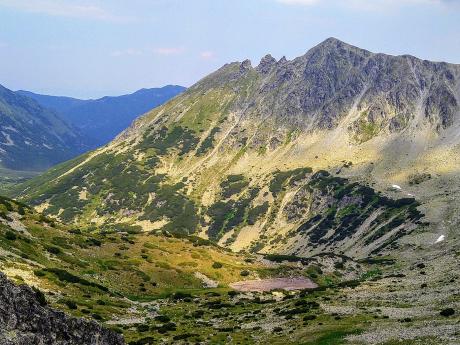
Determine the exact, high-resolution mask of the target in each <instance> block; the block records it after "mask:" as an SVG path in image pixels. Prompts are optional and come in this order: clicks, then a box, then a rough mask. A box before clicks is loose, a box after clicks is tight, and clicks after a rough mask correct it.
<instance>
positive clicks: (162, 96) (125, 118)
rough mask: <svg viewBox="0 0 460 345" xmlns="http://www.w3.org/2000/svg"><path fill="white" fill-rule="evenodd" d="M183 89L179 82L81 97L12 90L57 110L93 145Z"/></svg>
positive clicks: (112, 135)
mask: <svg viewBox="0 0 460 345" xmlns="http://www.w3.org/2000/svg"><path fill="white" fill-rule="evenodd" d="M184 90H185V88H184V87H182V86H177V85H167V86H164V87H162V88H153V89H141V90H138V91H136V92H134V93H132V94H129V95H122V96H117V97H108V96H107V97H103V98H100V99H95V100H81V99H76V98H71V97H59V96H48V95H40V94H36V93H33V92H29V91H23V90H19V91H17V92H16V93H17V94H20V95H25V96H28V97H31V98H33V99H35V100H36V101H37V102H38V103H40V104H41V105H42V106H44V107H47V108H50V109H53V110H55V111H57V112H58V113H59V114H60V115H61V116H62V117H63V118H64V119H66V120H67V121H68V122H69V123H71V124H73V125H74V126H76V127H77V128H79V129H80V130H81V131H82V133H84V134H85V135H87V136H89V137H91V138H93V139H94V143H95V146H101V145H104V144H106V143H107V142H109V141H110V140H112V139H113V138H114V137H115V136H116V135H117V134H118V133H120V132H121V131H122V130H124V129H125V128H126V127H128V126H129V125H130V123H131V122H132V121H133V120H134V119H135V118H136V117H138V116H139V115H142V114H144V113H146V112H147V111H149V110H151V109H153V108H155V107H157V106H159V105H161V104H163V103H165V102H167V101H168V100H169V99H171V98H173V97H174V96H176V95H178V94H179V93H181V92H183V91H184Z"/></svg>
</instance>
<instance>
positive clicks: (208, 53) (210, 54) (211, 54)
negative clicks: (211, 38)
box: [200, 51, 214, 60]
mask: <svg viewBox="0 0 460 345" xmlns="http://www.w3.org/2000/svg"><path fill="white" fill-rule="evenodd" d="M200 57H201V58H202V59H204V60H209V59H212V58H213V57H214V52H212V51H204V52H201V53H200Z"/></svg>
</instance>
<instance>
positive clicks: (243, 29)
mask: <svg viewBox="0 0 460 345" xmlns="http://www.w3.org/2000/svg"><path fill="white" fill-rule="evenodd" d="M328 37H336V38H338V39H340V40H342V41H345V42H347V43H350V44H353V45H356V46H358V47H361V48H364V49H368V50H370V51H373V52H383V53H388V54H394V55H400V54H411V55H415V56H417V57H420V58H423V59H428V60H435V61H447V62H451V63H460V0H110V1H109V0H0V84H2V85H4V86H5V87H8V88H10V89H13V90H18V89H23V90H30V91H34V92H38V93H44V94H52V95H65V96H73V97H79V98H97V97H101V96H104V95H120V94H125V93H130V92H133V91H135V90H137V89H140V88H150V87H160V86H163V85H167V84H178V85H183V86H190V85H193V84H194V83H195V82H196V81H198V80H199V79H201V78H203V77H204V76H206V75H207V74H209V73H210V72H212V71H214V70H216V69H217V68H219V67H220V66H222V65H223V64H225V63H228V62H232V61H242V60H244V59H246V58H249V59H250V60H251V61H252V63H253V65H257V64H258V62H259V60H260V58H261V57H262V56H264V55H265V54H267V53H270V54H272V55H273V56H274V57H275V58H281V57H282V56H286V57H287V58H288V59H292V58H295V57H297V56H300V55H302V54H304V53H305V52H306V51H308V49H310V48H311V47H313V46H315V45H316V44H318V43H320V42H322V41H323V40H325V39H326V38H328Z"/></svg>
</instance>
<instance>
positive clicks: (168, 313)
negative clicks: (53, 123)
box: [0, 38, 460, 345]
mask: <svg viewBox="0 0 460 345" xmlns="http://www.w3.org/2000/svg"><path fill="white" fill-rule="evenodd" d="M459 101H460V65H456V64H449V63H444V62H431V61H426V60H421V59H418V58H416V57H412V56H407V55H404V56H391V55H386V54H379V53H372V52H369V51H367V50H364V49H360V48H357V47H354V46H352V45H349V44H347V43H345V42H342V41H340V40H338V39H335V38H329V39H327V40H326V41H324V42H322V43H320V44H319V45H317V46H315V47H313V48H311V49H310V50H308V51H307V52H306V53H305V54H304V55H302V56H300V57H298V58H295V59H293V60H287V59H286V58H284V57H283V58H281V59H280V60H276V59H274V58H273V57H271V56H270V55H267V56H265V57H264V58H262V60H261V61H260V63H259V64H258V65H257V66H253V65H252V63H251V62H250V61H249V60H245V61H242V62H233V63H229V64H226V65H224V66H223V67H221V68H220V69H218V70H217V71H215V72H214V73H211V74H210V75H208V76H206V77H205V78H203V79H202V80H200V81H198V82H197V83H196V84H195V85H193V86H192V87H190V88H188V89H187V90H186V91H185V92H183V93H181V94H179V95H178V96H176V97H174V98H173V99H171V100H169V101H168V102H166V103H165V104H163V105H161V106H159V107H157V108H155V109H153V110H151V111H149V112H147V113H146V114H144V115H142V116H140V117H139V118H137V119H136V120H134V121H133V122H132V123H131V124H130V126H129V127H128V128H126V129H125V130H124V131H122V132H121V133H120V134H119V135H117V136H116V138H115V139H114V140H112V141H111V142H110V143H108V144H107V145H105V146H103V147H100V148H98V149H96V150H94V151H91V152H87V153H85V154H83V155H80V156H78V157H76V158H74V159H72V160H69V161H66V162H64V163H61V164H59V165H57V166H55V167H53V168H51V169H49V170H48V171H46V172H45V173H43V174H42V175H40V176H38V177H35V178H33V179H31V180H28V181H26V182H24V183H22V184H19V185H16V186H14V187H13V188H11V189H10V190H9V194H10V195H9V196H10V197H13V198H15V199H18V200H19V202H18V201H13V200H10V199H6V198H5V199H2V200H1V201H2V203H3V206H2V205H0V206H1V207H0V211H2V212H0V218H2V219H3V220H1V219H0V220H1V222H2V224H3V226H2V227H1V228H0V230H1V231H2V234H3V236H4V238H5V242H4V243H6V244H5V245H3V250H5V251H7V252H8V253H9V255H7V256H6V259H5V261H4V262H2V261H0V268H2V269H3V270H5V271H7V272H9V276H12V277H14V276H15V275H19V278H17V277H16V278H15V279H16V280H19V281H20V280H21V279H23V280H25V281H27V282H32V283H34V284H36V285H38V286H39V287H45V288H49V289H50V291H52V293H53V294H50V295H49V296H47V297H48V299H49V300H50V301H51V302H52V303H53V304H54V305H55V306H56V307H59V308H63V309H64V310H66V311H67V312H69V313H72V314H74V315H76V316H85V315H87V316H88V315H92V317H93V318H96V319H99V321H101V322H103V323H104V324H105V325H106V326H108V327H111V328H113V329H114V330H115V331H117V332H120V333H123V335H124V336H125V339H127V340H128V341H129V342H130V343H132V344H151V343H152V344H153V343H155V342H157V341H162V342H164V343H168V342H169V343H174V342H176V343H179V344H180V343H184V344H185V343H189V342H198V343H208V344H222V343H228V342H234V343H242V344H267V343H270V344H299V343H304V344H340V343H349V344H386V345H390V344H396V343H399V342H400V340H402V341H403V342H405V343H407V344H417V343H419V342H425V343H433V344H444V343H445V344H454V343H456V342H458V322H459V318H458V306H459V305H460V300H459V294H458V288H457V285H458V281H459V279H460V276H459V274H458V264H459V259H458V258H459V253H460V237H459V235H458V226H459V222H460V218H459V217H458V214H459V212H460V208H459V206H458V200H460V187H459V186H460V174H459V169H458V167H459V166H460V151H459V150H458V148H459V146H460V136H459V135H458V133H459V131H458V129H459V126H460V106H459ZM23 203H26V204H29V205H31V207H28V206H26V205H25V204H23ZM18 231H19V233H18ZM34 238H35V239H36V241H37V243H38V244H39V245H37V246H30V242H29V241H33V239H34ZM6 241H8V242H6ZM0 244H2V242H1V241H0ZM42 248H43V249H42ZM22 277H25V278H22ZM20 278H21V279H20ZM64 282H67V283H69V282H70V283H71V284H67V285H66V284H64ZM299 282H300V283H299ZM296 284H300V286H301V289H302V290H301V291H297V292H294V291H290V290H291V289H292V290H299V289H300V288H299V285H296ZM280 287H281V290H282V291H280V289H279V288H280ZM277 288H278V289H277ZM283 288H284V290H283ZM286 290H287V291H286ZM86 299H90V300H91V301H92V302H91V303H87V302H86ZM69 300H70V301H69ZM94 301H97V302H96V303H94ZM99 301H100V302H99ZM89 306H91V307H92V308H93V309H92V310H90V309H89Z"/></svg>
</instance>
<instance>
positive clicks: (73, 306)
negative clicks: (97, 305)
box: [64, 300, 78, 310]
mask: <svg viewBox="0 0 460 345" xmlns="http://www.w3.org/2000/svg"><path fill="white" fill-rule="evenodd" d="M64 304H65V305H66V306H67V308H69V309H73V310H74V309H78V306H77V303H75V302H74V301H72V300H65V301H64Z"/></svg>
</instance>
